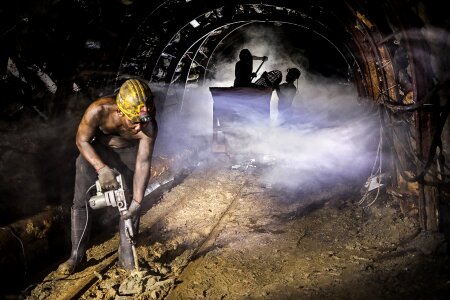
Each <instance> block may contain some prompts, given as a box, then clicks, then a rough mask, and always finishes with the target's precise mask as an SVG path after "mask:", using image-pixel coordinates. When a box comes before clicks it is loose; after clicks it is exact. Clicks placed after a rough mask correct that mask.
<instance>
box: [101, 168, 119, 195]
mask: <svg viewBox="0 0 450 300" xmlns="http://www.w3.org/2000/svg"><path fill="white" fill-rule="evenodd" d="M118 175H120V173H119V172H117V171H116V170H114V169H111V168H110V167H108V166H106V165H105V166H104V167H103V168H101V169H100V170H98V181H99V182H100V186H101V187H102V189H104V190H107V191H108V190H116V189H118V188H119V187H120V186H119V182H118V181H117V179H116V176H118Z"/></svg>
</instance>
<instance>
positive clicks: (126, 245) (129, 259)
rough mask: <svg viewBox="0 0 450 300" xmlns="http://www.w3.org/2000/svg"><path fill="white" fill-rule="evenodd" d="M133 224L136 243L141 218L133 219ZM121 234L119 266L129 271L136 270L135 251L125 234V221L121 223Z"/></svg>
mask: <svg viewBox="0 0 450 300" xmlns="http://www.w3.org/2000/svg"><path fill="white" fill-rule="evenodd" d="M131 224H132V226H133V233H134V241H136V238H137V235H138V231H139V217H135V218H132V219H131ZM119 233H120V241H119V251H118V252H119V266H120V267H121V268H124V269H127V270H133V269H134V268H135V265H134V256H133V249H132V246H131V244H130V242H129V240H128V238H127V235H126V233H125V221H123V220H122V219H121V220H120V221H119Z"/></svg>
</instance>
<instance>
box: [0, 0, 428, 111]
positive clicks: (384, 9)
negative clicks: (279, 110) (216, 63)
mask: <svg viewBox="0 0 450 300" xmlns="http://www.w3.org/2000/svg"><path fill="white" fill-rule="evenodd" d="M405 4H406V3H405V1H402V0H391V1H380V2H377V3H373V2H371V1H353V0H348V1H345V0H337V1H325V0H323V1H311V0H310V1H293V0H284V1H283V0H276V1H275V0H268V1H237V0H236V1H205V0H187V1H186V0H183V1H181V0H178V1H176V0H172V1H145V0H136V1H132V0H116V1H106V0H98V1H87V0H66V1H58V0H43V1H39V2H35V1H26V0H22V1H16V2H7V3H3V4H2V5H3V7H2V8H1V10H0V16H1V17H2V18H1V22H2V23H1V30H2V49H1V56H0V59H1V60H2V65H3V66H4V69H2V74H4V75H2V76H6V74H8V73H13V74H16V75H17V74H18V73H20V75H17V76H16V77H17V78H22V79H21V81H22V83H21V82H16V83H15V85H16V86H17V85H19V86H23V82H26V83H28V85H27V86H26V87H22V88H21V89H22V94H31V96H32V98H34V99H37V100H35V101H36V102H35V103H33V104H35V105H34V106H35V107H36V109H40V110H41V111H42V112H44V113H45V112H48V110H50V109H51V110H53V112H57V111H61V110H66V109H67V104H64V102H58V103H56V104H55V105H53V103H52V104H51V105H49V104H47V103H39V100H40V99H41V98H45V97H46V96H50V98H53V97H56V98H57V97H58V94H59V93H62V95H59V96H65V95H66V94H67V93H70V91H76V90H77V88H78V87H79V88H85V89H86V88H89V87H92V88H95V87H96V86H102V85H105V84H111V83H114V82H115V83H116V85H117V81H118V80H120V79H122V78H126V77H132V76H141V77H144V78H146V79H148V80H150V81H152V82H153V83H155V84H163V85H165V86H166V88H167V87H169V86H170V83H177V84H181V85H184V84H186V82H187V81H188V78H189V74H192V73H193V70H194V69H195V68H196V67H198V65H200V66H201V67H203V69H205V68H207V67H208V66H207V64H208V63H209V62H210V61H211V59H212V55H213V54H214V53H218V52H220V51H222V50H223V49H226V47H225V46H224V45H223V43H222V42H223V41H226V37H228V36H230V35H232V34H233V32H237V31H238V28H240V27H241V28H242V26H246V25H248V24H252V23H255V22H263V23H266V24H273V25H274V26H280V24H283V26H282V27H283V28H288V27H289V26H291V27H297V29H296V32H295V30H294V31H292V30H291V32H295V34H296V35H299V36H298V37H295V38H299V39H302V38H303V39H307V41H308V42H311V43H310V44H311V45H310V46H311V48H314V47H315V45H314V41H313V39H312V38H311V36H315V37H320V38H321V39H322V40H323V41H326V42H327V43H328V44H329V45H330V47H331V48H333V49H335V50H336V52H337V53H339V54H338V55H339V56H340V57H342V59H343V60H344V61H345V62H346V64H347V67H348V70H345V69H346V68H345V67H342V66H340V65H339V64H336V66H335V67H336V70H337V73H340V74H341V75H342V74H344V73H345V75H346V76H348V78H349V79H350V80H352V81H354V82H355V83H356V85H357V87H358V91H359V93H360V94H361V95H362V96H369V97H371V98H372V99H379V98H380V95H385V96H386V95H387V96H388V98H390V99H393V100H398V98H399V95H398V94H397V93H396V92H395V91H393V90H392V89H390V88H391V87H392V85H393V83H394V81H395V78H394V75H393V73H394V70H393V68H394V66H393V65H392V64H389V63H386V62H389V61H391V58H392V57H393V55H394V52H395V50H396V49H397V48H398V46H397V45H398V43H397V44H396V43H395V42H398V40H399V39H400V38H401V36H400V35H399V32H402V30H404V27H405V26H415V24H419V23H420V22H421V20H420V19H419V18H418V17H417V15H414V14H413V13H412V11H413V9H415V7H414V5H413V4H409V6H408V7H407V8H405ZM416 10H417V9H416ZM193 21H195V22H197V23H196V24H198V26H197V25H196V26H195V27H194V26H193V25H192V24H194V23H193ZM302 31H303V33H301V32H302ZM404 40H405V41H406V43H405V45H404V46H405V48H406V49H410V47H408V46H409V45H408V39H404ZM411 43H412V42H411ZM3 45H6V46H3ZM414 47H417V43H415V45H414ZM317 49H320V47H319V48H317ZM408 51H410V50H408ZM329 53H330V52H328V53H324V55H326V56H328V54H329ZM422 53H426V51H422ZM194 56H195V57H194ZM410 56H411V55H410ZM412 59H415V60H416V62H419V63H418V64H417V65H418V66H415V67H416V68H418V70H416V72H413V73H414V74H413V81H415V82H419V81H420V80H422V79H421V78H415V74H416V73H420V74H428V73H430V72H429V70H427V64H426V61H427V60H428V58H427V57H426V55H425V56H422V57H416V58H412ZM193 60H195V62H197V63H194V64H193ZM422 61H423V62H425V63H422V64H420V62H422ZM6 66H7V67H6ZM380 66H382V68H380ZM5 67H6V68H5ZM201 67H200V68H197V70H196V71H197V73H200V74H197V75H198V76H200V77H202V78H206V77H207V76H208V74H207V72H201ZM199 70H200V72H198V71H199ZM42 74H44V75H45V76H47V77H48V78H47V77H46V78H43V76H44V75H42ZM425 77H426V76H424V78H425ZM97 78H99V80H97V82H96V83H93V82H94V81H96V79H97ZM75 79H76V80H75ZM424 81H425V82H422V84H419V85H418V86H419V87H415V88H416V89H419V90H415V91H414V92H415V93H414V96H415V97H419V98H420V96H422V95H423V94H425V92H426V89H427V88H428V86H429V84H430V82H427V81H426V80H424ZM52 84H54V85H57V86H58V90H56V88H55V87H52ZM8 86H9V87H11V86H14V84H11V82H8ZM9 87H8V88H9ZM421 87H424V88H423V91H422V90H420V88H421ZM107 92H112V90H110V91H105V92H104V93H107ZM13 93H14V92H13ZM43 95H44V96H43ZM13 98H14V97H13ZM15 98H16V99H18V98H24V97H23V95H20V93H19V94H17V95H16V96H15ZM21 101H22V102H26V100H25V99H22V100H21ZM51 101H53V100H51ZM19 106H20V105H19ZM50 106H52V107H50ZM13 112H14V108H11V109H9V113H13ZM50 113H51V112H50Z"/></svg>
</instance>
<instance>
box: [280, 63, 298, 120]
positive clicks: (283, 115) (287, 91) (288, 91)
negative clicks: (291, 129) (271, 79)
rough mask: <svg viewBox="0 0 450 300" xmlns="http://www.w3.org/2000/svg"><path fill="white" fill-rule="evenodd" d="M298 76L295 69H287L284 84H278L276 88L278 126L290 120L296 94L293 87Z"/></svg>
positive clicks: (295, 89) (295, 88)
mask: <svg viewBox="0 0 450 300" xmlns="http://www.w3.org/2000/svg"><path fill="white" fill-rule="evenodd" d="M300 74H301V72H300V70H299V69H297V68H290V69H288V70H287V74H286V82H284V83H282V84H280V85H279V87H278V88H277V95H278V119H279V124H283V123H284V122H286V121H289V120H290V119H291V114H292V109H291V107H292V102H293V101H294V97H295V95H296V94H297V87H296V86H295V85H294V81H295V80H298V79H299V78H300ZM297 85H298V82H297Z"/></svg>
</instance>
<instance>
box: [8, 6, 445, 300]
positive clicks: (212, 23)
mask: <svg viewBox="0 0 450 300" xmlns="http://www.w3.org/2000/svg"><path fill="white" fill-rule="evenodd" d="M150 2H151V3H150ZM0 16H1V17H2V21H1V24H0V25H1V27H0V29H1V34H2V35H1V37H0V40H1V41H2V42H1V45H2V46H1V47H0V48H1V49H0V50H1V52H0V61H1V62H2V67H1V69H0V84H1V87H2V88H3V91H4V93H5V94H4V95H5V96H4V100H3V101H4V106H3V108H2V111H1V119H0V121H1V123H0V130H1V131H2V142H1V143H2V144H1V145H0V149H2V150H1V161H0V167H1V168H0V169H1V171H2V175H1V186H0V192H1V193H2V194H3V195H4V197H2V198H3V199H2V200H1V201H0V217H1V219H2V221H1V224H0V225H1V226H2V227H1V229H2V230H0V245H1V247H0V252H1V255H2V257H3V258H2V261H1V263H2V264H1V269H3V270H6V269H11V268H12V269H14V270H16V271H14V272H13V273H12V274H10V275H11V276H10V279H11V281H12V282H13V283H14V284H11V285H10V287H11V288H12V287H13V286H14V287H13V288H12V289H15V290H17V289H19V288H23V286H20V287H18V286H19V285H22V284H24V283H25V282H27V283H29V281H30V280H31V279H30V276H31V274H33V273H39V272H41V271H42V269H43V268H44V266H45V265H46V264H47V262H49V263H50V264H51V263H56V262H57V261H58V260H60V259H62V256H63V255H64V254H63V252H64V253H67V247H68V239H69V237H68V235H69V231H68V224H69V220H68V218H69V211H70V206H71V203H72V194H73V186H72V185H73V180H74V161H75V158H76V155H77V149H76V147H75V145H74V139H75V132H76V127H77V125H78V121H79V119H80V117H81V115H82V113H83V111H84V109H85V108H86V107H87V105H89V103H91V102H92V101H93V100H95V99H96V98H98V97H101V96H105V95H109V94H112V93H114V91H115V90H116V88H117V87H118V85H119V84H120V83H121V82H123V80H125V79H127V78H134V77H140V78H143V79H145V80H147V81H148V82H149V84H150V86H151V88H152V90H153V91H154V94H155V100H156V106H157V120H158V122H159V124H160V135H159V140H158V145H157V151H156V154H155V157H154V164H153V166H152V176H153V178H154V179H155V180H157V181H158V180H160V178H163V179H161V180H162V181H164V180H165V179H164V178H172V177H173V175H174V174H173V172H174V170H183V171H185V170H186V169H190V170H191V168H193V166H195V165H197V164H198V162H199V161H201V160H202V159H204V158H205V156H204V154H205V153H209V152H211V151H210V150H211V143H212V139H213V136H214V134H215V132H214V127H213V122H214V120H213V119H214V113H213V110H214V97H213V95H212V94H211V91H210V90H209V88H210V87H219V88H224V87H231V86H232V85H233V79H234V78H233V76H234V74H233V72H234V64H235V62H236V60H237V57H238V51H239V50H240V49H242V48H249V49H251V50H252V52H254V53H255V55H267V56H268V57H269V60H268V61H267V62H265V63H264V64H262V67H261V69H260V70H259V73H262V72H263V71H269V70H273V69H277V70H280V71H281V72H282V73H283V80H284V77H285V75H286V71H287V69H288V68H290V67H297V68H299V69H300V70H301V77H300V79H299V80H298V81H297V82H296V83H295V85H296V86H297V88H298V94H297V96H296V100H295V101H294V106H293V107H294V108H295V110H294V111H295V113H294V119H296V121H295V125H292V124H291V125H290V126H288V130H286V127H285V128H284V129H280V128H282V126H279V125H280V124H279V123H280V122H279V121H278V109H277V102H278V97H277V94H276V92H273V93H272V94H271V96H270V99H269V100H271V101H270V103H271V104H270V116H269V119H270V120H269V121H270V122H269V124H270V126H269V127H260V126H259V124H258V125H255V124H254V123H251V124H247V125H248V126H243V127H242V128H243V130H242V132H239V133H238V134H237V135H236V136H237V138H236V136H234V137H231V139H230V143H231V144H232V145H234V146H236V145H237V147H238V150H239V151H240V150H244V152H247V153H248V152H250V153H251V155H253V156H252V157H251V159H253V158H255V157H258V158H260V159H266V161H265V162H266V163H269V162H271V161H272V159H274V157H276V158H277V159H279V160H281V161H282V162H283V167H286V168H279V169H277V170H276V172H274V173H271V174H266V176H265V177H264V176H262V178H263V181H264V182H265V186H270V187H271V188H273V189H277V188H280V189H282V188H287V187H286V186H285V184H286V182H289V183H290V187H291V188H293V189H294V190H295V192H296V193H300V188H299V187H300V186H301V184H311V186H313V185H314V184H315V183H317V182H320V183H321V184H324V185H322V188H323V187H324V186H325V187H326V184H325V183H326V181H327V180H328V181H329V182H334V183H336V182H337V181H338V179H336V178H337V177H339V176H341V177H342V174H345V175H344V177H351V178H353V179H355V180H356V181H357V182H358V184H359V185H360V186H361V187H362V188H363V190H364V189H369V188H370V187H371V185H372V187H373V186H380V181H381V182H382V186H383V188H382V189H381V190H380V189H378V190H377V189H375V190H371V191H372V193H373V191H375V192H376V197H375V194H374V195H372V196H374V197H375V199H376V198H377V197H378V196H379V192H380V193H381V194H380V195H381V196H380V197H384V198H383V199H385V200H386V201H387V202H386V203H388V204H387V205H394V206H396V207H398V210H399V211H400V213H401V215H402V216H407V218H411V219H412V220H414V221H417V222H418V230H419V231H420V232H425V233H427V234H428V233H433V234H434V233H435V234H438V235H439V237H441V235H443V236H445V238H446V239H448V235H449V232H450V230H449V228H450V226H449V225H450V224H449V220H450V217H449V215H450V209H449V207H450V206H449V201H450V200H449V199H450V198H449V195H450V194H449V193H450V192H449V189H448V187H449V184H448V179H449V166H448V162H449V160H450V157H449V156H450V154H449V142H450V140H449V137H450V135H449V126H450V125H449V122H448V118H447V116H448V112H449V101H448V69H449V68H450V57H449V55H448V53H450V52H449V51H448V49H449V38H448V36H449V35H448V32H447V30H448V24H449V21H448V17H446V16H443V15H442V9H441V8H440V6H439V5H438V4H436V3H434V2H428V3H425V2H422V1H416V2H414V3H411V2H410V1H403V0H390V1H383V2H382V3H378V4H375V3H371V4H369V3H361V2H359V1H332V2H330V1H301V2H299V1H289V0H286V1H272V0H269V1H214V2H211V1H201V0H192V1H181V0H180V1H139V0H136V1H114V2H113V3H111V2H108V1H106V0H100V1H40V2H39V3H34V2H33V1H25V0H24V1H19V2H18V3H15V4H14V3H8V4H5V5H3V4H2V8H1V9H0ZM258 65H259V62H255V63H254V66H255V68H256V67H257V66H258ZM226 101H228V100H226ZM233 101H234V99H231V100H230V102H233ZM216 103H218V101H216ZM236 106H237V105H236ZM250 108H252V107H250ZM245 109H248V107H245ZM238 111H239V112H240V114H242V115H246V116H249V115H251V114H250V113H248V112H247V111H246V112H245V113H243V111H244V110H238ZM258 121H259V120H257V122H258ZM241 125H242V124H241ZM242 128H241V129H242ZM267 132H270V134H267ZM242 136H245V138H242ZM261 137H263V138H261ZM286 145H288V146H286ZM268 149H270V150H271V151H269V152H270V153H269V154H267V150H268ZM324 149H326V150H324ZM239 151H238V152H239ZM236 157H238V158H236V159H237V160H235V161H233V162H234V163H235V164H233V166H237V165H240V167H237V168H238V169H239V168H241V167H242V166H247V168H250V167H251V166H253V165H252V161H251V160H248V157H246V156H239V155H236ZM241 163H242V164H241ZM298 166H301V167H298ZM349 166H350V167H349ZM318 170H320V171H318ZM345 172H347V173H345ZM268 173H269V172H268ZM211 176H213V175H211ZM324 178H326V180H324ZM319 185H320V184H319ZM295 188H297V190H296V189H295ZM247 192H248V193H252V192H251V191H247ZM247 192H246V193H247ZM294 194H295V193H293V194H292V195H294ZM246 195H247V194H246ZM365 195H367V193H366V194H365ZM11 199H13V200H11ZM363 199H364V197H363V198H362V199H359V201H362V200H363ZM353 200H354V199H353ZM364 200H365V201H366V202H364V203H363V202H361V204H363V205H362V206H364V205H367V207H366V208H367V209H369V210H370V207H371V206H372V204H373V203H375V201H374V202H372V201H373V198H367V199H364ZM356 202H357V203H358V201H356ZM368 204H370V205H368ZM374 206H375V205H374ZM280 207H281V206H280ZM309 208H311V209H312V210H316V207H309ZM373 210H374V211H376V208H373ZM375 214H376V213H375ZM286 215H288V216H289V217H291V216H292V215H290V214H286ZM294 215H295V217H298V216H303V212H299V211H296V213H295V214H294ZM288 219H289V218H288ZM30 224H31V225H30ZM360 225H361V224H360ZM255 226H256V225H255ZM258 226H259V225H258ZM255 228H256V227H255ZM257 229H258V230H259V233H267V232H270V230H269V231H268V230H267V228H263V229H261V228H259V227H258V228H257ZM277 230H279V231H281V229H273V230H272V231H273V232H278V231H277ZM273 232H272V233H273ZM404 234H405V235H407V233H404ZM399 235H401V233H399ZM405 238H409V237H406V236H405ZM440 245H446V244H445V243H441V244H440ZM439 247H440V248H439ZM439 247H438V246H436V247H435V248H439V249H440V250H439V251H441V252H442V251H443V250H442V249H443V248H442V247H441V246H439ZM400 248H401V247H400ZM400 248H399V249H400ZM405 251H406V252H408V251H409V250H408V249H407V250H405ZM443 252H446V253H447V252H448V251H447V250H445V251H443ZM333 256H336V255H335V254H332V255H331V256H330V257H333ZM44 262H45V263H44ZM372 267H373V266H372ZM368 268H371V267H368ZM442 272H444V273H443V274H445V270H442ZM24 273H25V276H24ZM18 282H20V283H19V284H17V283H18ZM0 292H3V291H0ZM280 295H281V294H280ZM266 296H267V295H266Z"/></svg>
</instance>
